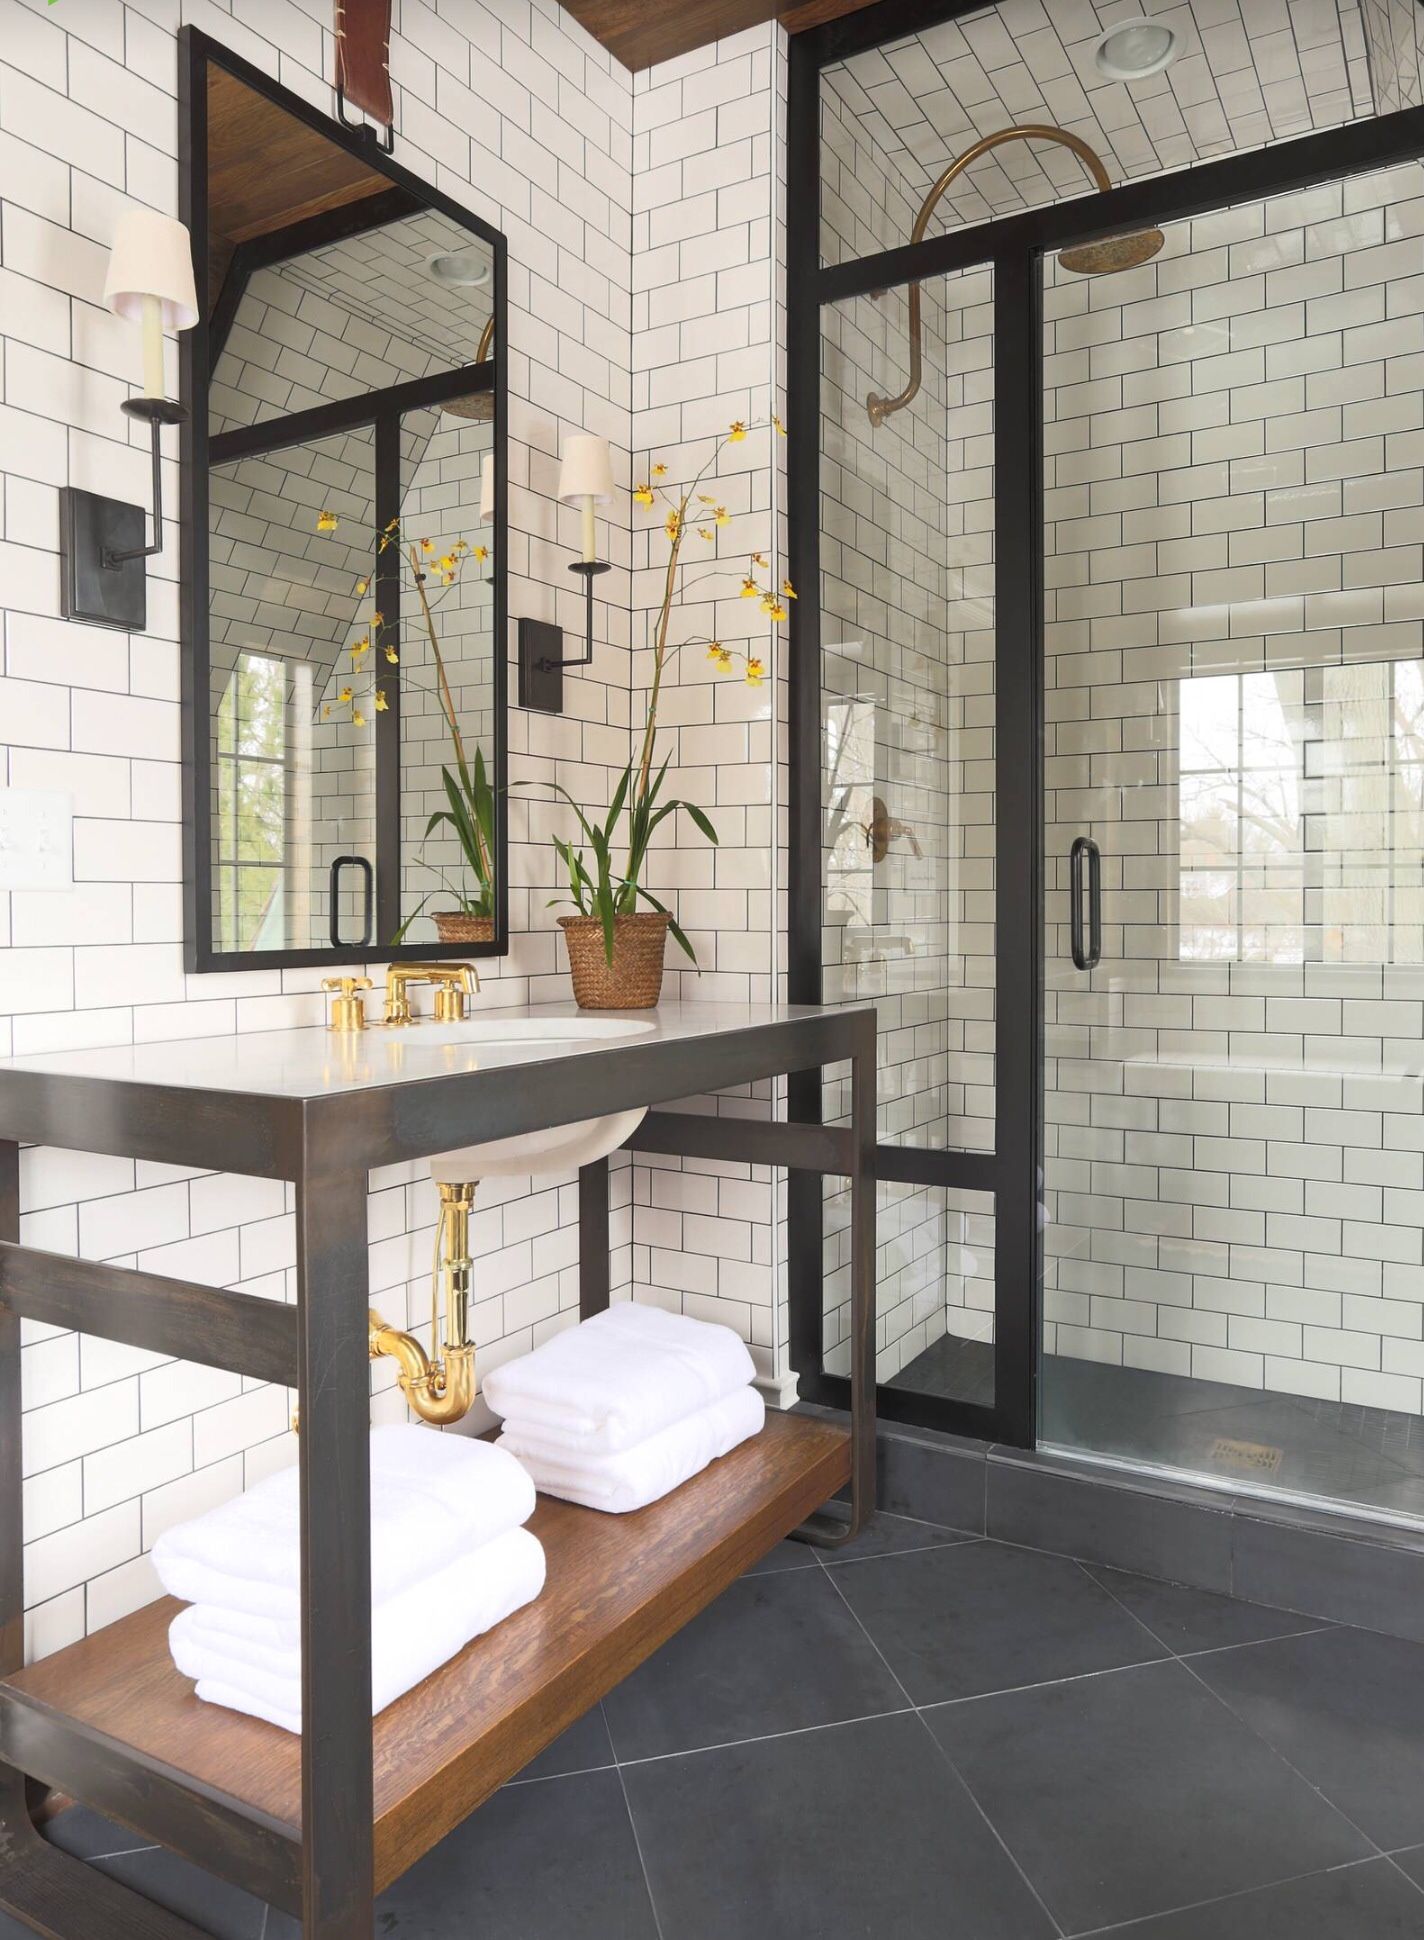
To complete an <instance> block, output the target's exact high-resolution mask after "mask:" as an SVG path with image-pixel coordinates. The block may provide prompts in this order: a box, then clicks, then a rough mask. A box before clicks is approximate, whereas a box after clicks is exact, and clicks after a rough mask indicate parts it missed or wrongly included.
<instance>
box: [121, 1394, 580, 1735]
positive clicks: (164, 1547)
mask: <svg viewBox="0 0 1424 1940" xmlns="http://www.w3.org/2000/svg"><path fill="white" fill-rule="evenodd" d="M533 1513H534V1484H533V1482H532V1481H531V1480H530V1478H529V1476H528V1474H527V1473H526V1472H525V1470H524V1469H523V1468H522V1467H521V1466H520V1464H519V1463H518V1462H517V1461H515V1460H514V1458H513V1456H512V1455H509V1454H507V1453H506V1452H505V1451H504V1450H502V1449H500V1448H496V1447H494V1446H492V1445H491V1444H490V1443H489V1442H482V1441H472V1440H468V1439H466V1438H464V1437H461V1436H456V1435H441V1434H436V1433H434V1432H433V1431H432V1430H430V1429H429V1428H416V1427H414V1426H409V1425H403V1426H399V1427H390V1428H377V1429H374V1430H373V1431H372V1434H371V1603H372V1611H371V1656H372V1677H371V1711H372V1714H373V1715H374V1714H375V1713H376V1712H378V1711H383V1710H384V1709H385V1707H386V1706H387V1705H388V1704H393V1703H394V1702H395V1700H396V1699H397V1698H398V1697H402V1696H403V1695H404V1694H405V1692H407V1691H409V1690H410V1689H411V1688H412V1687H413V1686H414V1685H416V1684H419V1683H420V1681H421V1680H422V1678H426V1677H429V1676H430V1674H431V1672H432V1671H435V1670H438V1669H439V1667H440V1666H441V1665H442V1664H443V1663H445V1661H446V1660H447V1659H448V1658H451V1657H453V1656H454V1655H455V1654H456V1652H457V1651H460V1650H463V1649H464V1647H465V1645H466V1644H468V1643H470V1642H471V1641H472V1639H474V1638H475V1637H479V1636H481V1635H483V1633H484V1632H485V1631H487V1630H492V1629H493V1628H494V1626H495V1625H496V1624H497V1623H502V1622H503V1621H504V1619H505V1618H506V1617H508V1616H512V1615H513V1613H514V1612H515V1611H516V1610H519V1609H522V1608H523V1606H524V1605H525V1604H526V1603H532V1602H533V1600H534V1598H535V1597H537V1596H538V1594H539V1592H540V1591H541V1590H542V1589H543V1587H544V1551H543V1547H542V1545H541V1544H540V1542H539V1540H538V1538H537V1537H536V1536H534V1535H533V1534H532V1533H531V1532H530V1531H529V1530H527V1529H525V1528H524V1527H523V1526H522V1525H523V1524H524V1523H526V1522H527V1521H528V1520H529V1518H530V1516H531V1515H533ZM298 1527H299V1515H298V1493H297V1471H296V1469H294V1468H289V1469H284V1470H282V1471H281V1473H279V1474H277V1475H272V1476H269V1477H267V1479H266V1480H265V1481H262V1482H259V1483H258V1484H257V1485H256V1487H254V1488H251V1489H249V1490H248V1491H247V1493H246V1494H245V1495H240V1496H238V1497H237V1498H236V1499H235V1500H233V1501H231V1502H226V1503H224V1504H222V1506H221V1507H220V1508H217V1509H213V1510H211V1511H209V1513H208V1514H206V1515H203V1516H199V1517H198V1518H197V1519H196V1520H195V1521H193V1522H189V1523H184V1524H183V1525H182V1526H181V1527H179V1528H175V1529H170V1530H167V1531H166V1532H165V1533H164V1534H163V1535H162V1536H160V1537H159V1539H158V1541H157V1542H156V1543H155V1545H154V1549H153V1561H154V1565H155V1567H156V1569H157V1571H158V1576H159V1580H160V1581H161V1583H162V1584H163V1587H164V1589H165V1590H167V1591H168V1593H169V1595H170V1596H175V1597H179V1598H181V1599H182V1600H183V1601H184V1602H185V1603H187V1604H189V1605H190V1606H191V1607H190V1608H189V1609H186V1610H183V1611H180V1612H179V1614H178V1615H177V1616H176V1617H175V1618H174V1619H173V1623H172V1625H171V1626H170V1629H169V1632H168V1642H169V1648H170V1650H171V1651H172V1654H173V1661H174V1663H175V1664H176V1665H177V1666H178V1669H179V1670H180V1671H181V1672H182V1673H183V1674H184V1676H185V1677H191V1678H195V1679H196V1680H197V1686H198V1696H199V1697H200V1698H203V1699H205V1700H206V1701H207V1702H208V1703H209V1704H220V1705H223V1706H225V1707H226V1708H227V1709H228V1710H231V1711H246V1712H248V1713H249V1714H250V1715H251V1716H252V1717H255V1718H265V1719H266V1720H267V1722H268V1723H269V1724H275V1725H280V1726H281V1727H282V1729H283V1730H284V1731H300V1730H301V1728H302V1682H301V1590H300V1584H301V1562H300V1553H299V1543H298Z"/></svg>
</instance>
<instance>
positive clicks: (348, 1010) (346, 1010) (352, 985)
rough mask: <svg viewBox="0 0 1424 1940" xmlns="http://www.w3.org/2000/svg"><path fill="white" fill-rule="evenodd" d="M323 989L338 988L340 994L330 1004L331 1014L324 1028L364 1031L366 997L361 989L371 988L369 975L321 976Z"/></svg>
mask: <svg viewBox="0 0 1424 1940" xmlns="http://www.w3.org/2000/svg"><path fill="white" fill-rule="evenodd" d="M321 987H322V989H323V990H339V991H340V992H341V995H340V996H339V997H338V998H337V999H336V1000H335V1002H334V1003H333V1004H332V1006H331V1015H330V1017H329V1018H328V1020H327V1025H326V1028H327V1029H328V1030H329V1031H364V1030H365V1028H366V999H365V998H364V997H363V996H362V995H361V992H362V991H363V990H369V989H370V988H371V979H370V978H369V977H323V978H322V980H321Z"/></svg>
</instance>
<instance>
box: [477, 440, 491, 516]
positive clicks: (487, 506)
mask: <svg viewBox="0 0 1424 1940" xmlns="http://www.w3.org/2000/svg"><path fill="white" fill-rule="evenodd" d="M493 517H494V453H493V452H490V453H489V454H488V456H487V457H485V458H484V459H482V460H481V462H480V519H481V521H482V522H483V521H488V520H490V519H492V518H493Z"/></svg>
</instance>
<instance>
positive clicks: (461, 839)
mask: <svg viewBox="0 0 1424 1940" xmlns="http://www.w3.org/2000/svg"><path fill="white" fill-rule="evenodd" d="M339 525H340V519H339V518H338V516H337V514H336V513H335V512H331V511H322V512H321V513H319V514H318V516H317V521H316V529H317V531H318V532H335V531H336V530H337V528H338V526H339ZM392 548H394V549H395V552H396V555H397V558H398V560H399V562H400V570H401V571H402V573H404V572H406V571H407V570H408V572H409V576H410V583H411V586H412V588H413V590H414V593H415V598H416V603H417V605H418V608H419V611H420V618H421V624H422V627H423V629H424V632H425V635H426V637H427V639H428V640H429V642H430V657H431V662H432V664H433V666H434V668H435V686H434V688H433V690H430V691H433V692H434V694H435V696H436V698H437V700H438V702H439V706H440V712H441V714H442V715H443V717H444V720H445V725H446V728H447V729H448V731H449V735H450V745H451V749H452V752H453V754H454V758H455V759H454V767H453V769H452V768H450V767H448V766H442V768H441V770H440V779H441V782H442V785H443V787H444V790H445V797H446V802H447V806H446V807H445V808H438V809H436V810H435V812H434V813H433V814H432V815H431V817H430V819H429V821H428V822H427V823H426V825H425V836H424V840H426V841H428V840H429V839H430V837H431V836H432V835H433V834H434V832H435V830H436V829H437V828H441V827H445V828H449V829H450V830H451V831H452V833H453V834H454V836H455V839H456V842H457V843H458V844H459V849H460V858H461V864H462V867H463V871H464V880H463V881H456V882H452V881H451V880H450V878H449V876H448V875H447V874H446V872H445V870H444V869H443V868H442V867H441V866H440V865H439V864H438V863H435V862H431V861H429V860H428V859H426V858H425V857H424V856H422V858H421V863H422V866H423V867H424V868H426V869H429V870H430V872H431V873H432V874H433V875H435V876H437V877H438V878H439V888H437V889H432V890H430V891H429V892H428V894H426V895H425V896H422V897H421V899H420V901H419V902H418V903H417V904H416V906H415V908H414V909H413V910H412V911H411V913H410V915H409V916H407V917H406V919H405V921H404V922H403V923H402V924H401V926H400V928H399V929H398V930H397V931H396V933H395V935H394V937H392V939H391V941H392V942H393V943H400V942H402V941H404V938H405V934H406V931H407V930H408V929H409V928H410V926H411V924H412V923H413V922H414V921H415V920H416V918H417V917H418V916H419V915H420V914H421V913H422V911H423V910H424V909H425V906H426V904H427V903H428V902H429V901H430V900H431V897H433V896H436V895H438V894H439V893H440V890H441V889H443V890H444V892H445V893H446V894H447V895H449V896H450V897H452V898H453V900H454V902H455V905H456V908H457V909H458V911H459V912H460V913H461V914H462V915H465V916H474V917H480V916H493V915H494V911H495V799H494V788H493V786H492V785H491V783H490V780H489V776H488V773H487V771H486V767H485V758H484V754H483V752H482V751H481V750H480V749H479V748H476V749H475V750H474V753H473V755H472V754H471V753H470V752H469V750H468V749H467V748H466V745H465V738H464V735H463V734H462V732H461V729H460V717H459V714H458V712H457V710H456V707H455V697H454V694H453V692H452V691H451V687H450V679H449V675H448V674H447V672H446V668H445V656H444V655H443V653H442V652H441V650H440V637H439V633H438V630H437V628H436V625H435V615H436V613H437V611H438V610H439V607H440V605H441V604H442V602H443V601H444V600H445V599H447V598H448V597H449V595H450V593H451V592H452V591H453V590H454V588H455V587H456V586H458V584H459V582H460V576H461V574H462V572H463V571H464V569H465V568H466V567H467V566H468V565H470V564H471V563H472V562H473V563H474V564H477V565H478V564H483V562H484V561H485V560H486V559H487V558H488V557H489V552H488V548H487V547H485V546H475V545H471V544H470V542H469V541H468V540H467V539H463V538H461V539H457V540H455V541H454V542H453V543H452V544H450V545H449V546H442V544H440V543H437V541H435V540H434V539H429V538H425V539H419V538H416V539H411V538H407V537H406V536H405V535H404V534H403V532H402V530H401V523H400V520H399V519H392V520H391V521H390V523H389V524H388V525H387V526H386V527H385V528H384V529H383V530H382V531H381V532H380V533H379V534H378V535H377V539H376V554H377V558H378V559H379V558H380V557H381V555H382V554H385V553H388V552H390V551H391V549H392ZM370 589H371V581H370V578H369V577H366V578H362V579H358V580H357V581H356V587H355V592H356V597H357V599H358V600H364V599H365V598H366V596H367V594H368V593H369V592H370ZM357 625H358V627H360V628H361V631H360V634H359V637H358V638H356V639H355V640H353V641H352V643H351V645H350V647H349V648H348V649H347V652H348V655H349V659H350V667H351V677H350V678H349V679H348V680H346V681H345V682H344V684H343V685H342V686H341V688H340V689H339V690H338V692H337V695H336V698H335V700H333V701H327V702H326V703H325V704H324V706H323V708H322V718H323V719H324V720H329V719H330V718H331V716H332V713H333V711H334V710H336V709H338V708H340V709H344V710H345V711H346V713H347V715H348V716H349V718H350V720H351V723H352V725H353V726H354V727H358V728H363V727H365V726H367V724H368V722H369V721H370V720H371V718H372V717H373V716H374V715H376V714H384V713H386V712H387V711H388V709H389V707H390V692H389V690H390V687H391V686H392V685H393V683H394V682H395V681H396V680H397V679H399V678H400V676H399V675H396V674H392V673H388V672H386V671H385V668H387V667H396V666H398V665H399V664H400V649H399V647H398V646H397V644H396V628H395V625H394V622H393V621H391V620H388V619H387V618H386V616H385V615H384V614H382V613H380V612H379V611H376V610H373V611H371V612H370V613H369V614H367V615H366V617H365V618H364V619H363V620H359V621H358V622H357ZM404 673H405V679H406V682H407V684H408V685H409V686H412V687H418V686H419V685H420V683H419V682H417V681H415V680H413V679H412V676H411V671H410V669H409V668H408V667H407V668H406V669H405V670H404ZM358 683H368V684H363V685H361V687H360V691H358Z"/></svg>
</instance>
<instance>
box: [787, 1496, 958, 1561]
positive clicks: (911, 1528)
mask: <svg viewBox="0 0 1424 1940" xmlns="http://www.w3.org/2000/svg"><path fill="white" fill-rule="evenodd" d="M979 1540H980V1538H978V1537H977V1536H971V1535H970V1533H969V1531H968V1530H967V1529H946V1528H944V1527H943V1525H942V1524H940V1523H937V1522H920V1521H918V1520H917V1519H916V1518H915V1517H914V1516H892V1515H887V1514H886V1512H885V1511H884V1510H883V1509H882V1510H878V1511H877V1512H876V1514H875V1515H874V1516H872V1517H871V1519H870V1521H869V1522H868V1523H867V1524H866V1525H865V1527H864V1528H863V1529H862V1530H861V1532H860V1534H859V1535H858V1536H857V1537H856V1538H855V1540H854V1541H853V1542H849V1543H847V1544H846V1545H845V1547H844V1548H843V1549H823V1550H821V1551H820V1552H819V1554H820V1558H821V1561H822V1562H824V1563H849V1562H859V1561H860V1560H861V1559H862V1558H864V1557H866V1556H898V1555H899V1554H900V1553H901V1552H902V1551H904V1550H907V1549H943V1548H945V1547H946V1546H947V1545H948V1544H951V1543H971V1542H977V1541H979Z"/></svg>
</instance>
